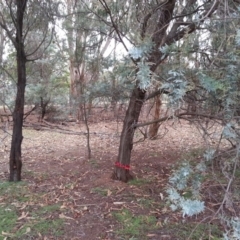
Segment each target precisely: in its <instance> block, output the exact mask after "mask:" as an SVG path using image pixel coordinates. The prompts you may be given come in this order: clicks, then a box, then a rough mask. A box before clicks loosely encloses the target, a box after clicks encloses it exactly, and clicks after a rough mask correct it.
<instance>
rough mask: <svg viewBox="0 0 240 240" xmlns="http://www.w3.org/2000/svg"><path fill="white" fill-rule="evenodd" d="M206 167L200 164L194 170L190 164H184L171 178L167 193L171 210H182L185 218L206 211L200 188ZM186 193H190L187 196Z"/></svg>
mask: <svg viewBox="0 0 240 240" xmlns="http://www.w3.org/2000/svg"><path fill="white" fill-rule="evenodd" d="M204 170H205V167H204V163H199V164H198V165H197V166H196V167H195V168H193V167H192V166H191V165H190V164H189V163H188V162H183V163H182V165H181V166H180V167H179V169H177V170H176V171H175V172H174V173H173V174H172V175H171V176H170V178H169V187H168V188H167V190H166V192H167V194H168V199H169V201H170V203H171V204H170V208H171V209H172V210H173V211H175V210H178V209H179V210H181V211H182V215H183V217H185V216H193V215H195V214H199V213H201V212H203V211H204V208H205V206H204V202H203V201H200V200H199V199H200V193H199V191H200V188H201V181H202V176H201V174H202V173H203V172H204ZM185 193H189V195H190V197H189V196H186V195H185Z"/></svg>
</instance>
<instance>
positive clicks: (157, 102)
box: [148, 96, 162, 140]
mask: <svg viewBox="0 0 240 240" xmlns="http://www.w3.org/2000/svg"><path fill="white" fill-rule="evenodd" d="M161 105H162V102H161V99H160V96H156V97H155V99H154V116H153V121H154V120H157V119H159V118H160V109H161ZM159 126H160V125H159V123H153V124H151V125H150V127H149V132H148V137H149V138H150V139H152V140H153V139H156V137H157V134H158V129H159Z"/></svg>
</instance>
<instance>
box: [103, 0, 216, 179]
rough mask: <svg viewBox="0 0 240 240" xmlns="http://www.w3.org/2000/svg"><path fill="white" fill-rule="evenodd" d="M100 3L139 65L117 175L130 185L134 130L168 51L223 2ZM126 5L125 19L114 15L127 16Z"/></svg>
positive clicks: (122, 135) (117, 165) (119, 152)
mask: <svg viewBox="0 0 240 240" xmlns="http://www.w3.org/2000/svg"><path fill="white" fill-rule="evenodd" d="M99 2H100V3H101V4H102V6H103V8H104V10H105V11H106V13H107V14H108V15H109V19H110V22H111V25H112V26H113V28H114V29H115V31H116V33H117V36H118V39H119V41H121V42H122V44H123V45H124V47H125V48H126V50H127V51H129V49H128V48H127V45H126V44H125V41H126V38H128V39H130V41H131V43H132V45H134V48H133V49H131V51H130V52H129V55H130V58H131V60H132V62H133V64H134V65H135V71H134V74H133V75H132V76H131V77H132V79H133V81H136V84H135V87H134V89H133V90H132V94H131V97H130V100H129V105H128V108H127V112H126V115H125V119H124V123H123V129H122V133H121V139H120V146H119V151H118V158H117V162H116V163H115V169H114V172H113V178H114V179H117V180H121V181H124V182H127V181H128V180H129V179H131V178H132V176H131V174H130V171H129V170H130V167H129V166H130V159H131V151H132V148H133V137H134V131H135V129H136V124H137V122H138V118H139V115H140V112H141V108H142V106H143V104H144V102H145V100H146V98H147V88H148V86H149V85H150V84H151V79H152V77H153V75H154V72H155V71H156V70H157V68H158V67H159V65H161V64H162V63H163V62H164V60H166V59H167V57H168V52H167V51H164V50H165V49H167V48H168V47H170V46H172V45H173V44H175V43H176V42H178V41H180V40H181V41H184V38H185V37H187V36H188V35H189V34H192V33H193V32H195V31H197V30H198V29H200V27H201V25H202V24H203V23H204V21H205V20H206V19H208V18H210V17H211V16H212V14H213V13H214V12H215V11H216V9H217V7H218V5H219V1H217V0H216V1H211V2H210V1H201V2H200V1H199V2H197V1H193V0H190V1H177V0H167V1H127V2H124V6H123V5H122V4H123V3H116V2H114V3H109V2H108V1H106V0H99ZM126 6H128V7H129V9H130V11H128V13H125V15H122V18H121V19H120V18H118V17H116V16H115V15H114V9H116V8H117V7H118V8H119V10H118V12H119V13H123V12H124V9H125V7H126ZM129 21H130V22H129ZM133 33H134V34H133Z"/></svg>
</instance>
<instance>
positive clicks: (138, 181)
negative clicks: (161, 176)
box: [128, 178, 151, 187]
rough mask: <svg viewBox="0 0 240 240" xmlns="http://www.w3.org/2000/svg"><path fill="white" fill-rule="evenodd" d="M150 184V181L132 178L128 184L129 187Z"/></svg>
mask: <svg viewBox="0 0 240 240" xmlns="http://www.w3.org/2000/svg"><path fill="white" fill-rule="evenodd" d="M149 183H151V180H150V179H143V178H134V179H132V180H130V181H129V182H128V184H129V185H134V186H138V187H139V186H142V185H146V184H149Z"/></svg>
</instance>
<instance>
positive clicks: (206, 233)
mask: <svg viewBox="0 0 240 240" xmlns="http://www.w3.org/2000/svg"><path fill="white" fill-rule="evenodd" d="M160 232H161V234H162V235H170V236H171V237H172V238H173V239H178V240H186V239H189V240H200V239H201V240H209V239H211V240H222V239H223V238H222V236H223V234H222V230H221V229H220V228H219V226H218V225H215V224H207V223H178V224H177V223H170V222H169V223H167V224H164V225H163V226H162V228H161V229H160Z"/></svg>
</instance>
